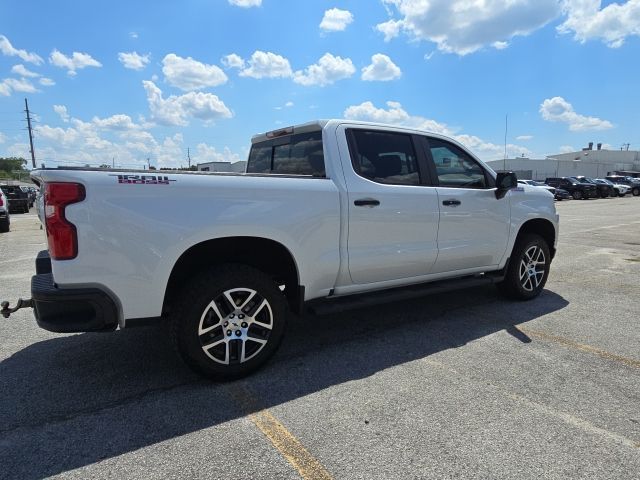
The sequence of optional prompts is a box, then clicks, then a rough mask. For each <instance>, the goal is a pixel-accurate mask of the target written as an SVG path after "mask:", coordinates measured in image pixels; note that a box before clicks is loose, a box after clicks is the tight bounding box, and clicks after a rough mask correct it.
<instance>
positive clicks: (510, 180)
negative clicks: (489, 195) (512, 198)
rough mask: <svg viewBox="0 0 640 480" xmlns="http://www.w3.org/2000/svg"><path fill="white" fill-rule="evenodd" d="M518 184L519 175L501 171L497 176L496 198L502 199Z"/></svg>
mask: <svg viewBox="0 0 640 480" xmlns="http://www.w3.org/2000/svg"><path fill="white" fill-rule="evenodd" d="M517 186H518V177H516V174H515V173H513V172H500V173H498V176H497V177H496V187H497V189H496V198H497V199H501V198H502V197H504V196H505V195H506V194H507V192H508V191H509V190H511V189H512V188H516V187H517Z"/></svg>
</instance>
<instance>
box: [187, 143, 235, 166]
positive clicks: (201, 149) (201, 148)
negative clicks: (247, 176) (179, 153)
mask: <svg viewBox="0 0 640 480" xmlns="http://www.w3.org/2000/svg"><path fill="white" fill-rule="evenodd" d="M194 160H195V161H196V162H197V163H206V162H231V163H235V162H237V161H239V160H240V155H238V154H237V153H233V152H232V151H231V150H230V149H229V148H228V147H224V150H223V151H222V152H218V151H217V150H216V148H215V147H211V146H209V145H207V144H206V143H199V144H198V146H197V147H196V152H195V155H194Z"/></svg>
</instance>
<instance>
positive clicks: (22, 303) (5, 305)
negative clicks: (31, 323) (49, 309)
mask: <svg viewBox="0 0 640 480" xmlns="http://www.w3.org/2000/svg"><path fill="white" fill-rule="evenodd" d="M0 307H2V308H1V309H0V313H1V314H2V316H3V317H4V318H9V315H11V314H12V313H14V312H17V311H18V310H20V309H21V308H33V300H32V299H29V300H23V299H21V298H19V299H18V301H17V302H16V306H15V307H13V308H9V302H2V303H0Z"/></svg>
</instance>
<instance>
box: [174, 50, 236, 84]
mask: <svg viewBox="0 0 640 480" xmlns="http://www.w3.org/2000/svg"><path fill="white" fill-rule="evenodd" d="M162 73H164V76H165V78H166V79H167V82H169V83H170V84H171V85H173V86H174V87H178V88H179V89H181V90H184V91H190V90H200V89H202V88H206V87H216V86H218V85H222V84H223V83H225V82H226V81H227V76H226V75H225V73H224V72H223V71H222V69H221V68H220V67H218V66H216V65H207V64H205V63H201V62H198V61H197V60H194V59H193V58H191V57H187V58H182V57H179V56H177V55H176V54H174V53H170V54H168V55H167V56H165V57H164V58H163V59H162Z"/></svg>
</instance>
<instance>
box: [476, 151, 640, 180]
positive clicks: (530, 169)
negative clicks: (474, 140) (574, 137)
mask: <svg viewBox="0 0 640 480" xmlns="http://www.w3.org/2000/svg"><path fill="white" fill-rule="evenodd" d="M592 146H593V144H590V147H592ZM487 164H488V165H489V166H490V167H491V168H493V169H494V170H513V171H514V172H516V175H518V177H519V178H523V179H534V180H544V179H545V178H547V177H572V176H575V175H584V176H587V177H592V178H602V177H605V176H606V175H607V174H608V173H609V172H614V171H633V172H640V151H637V150H600V149H596V150H592V149H590V148H586V149H584V150H581V151H579V152H570V153H558V154H556V155H550V156H548V157H547V158H543V159H534V158H525V157H522V158H507V159H506V161H505V160H492V161H490V162H487Z"/></svg>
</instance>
